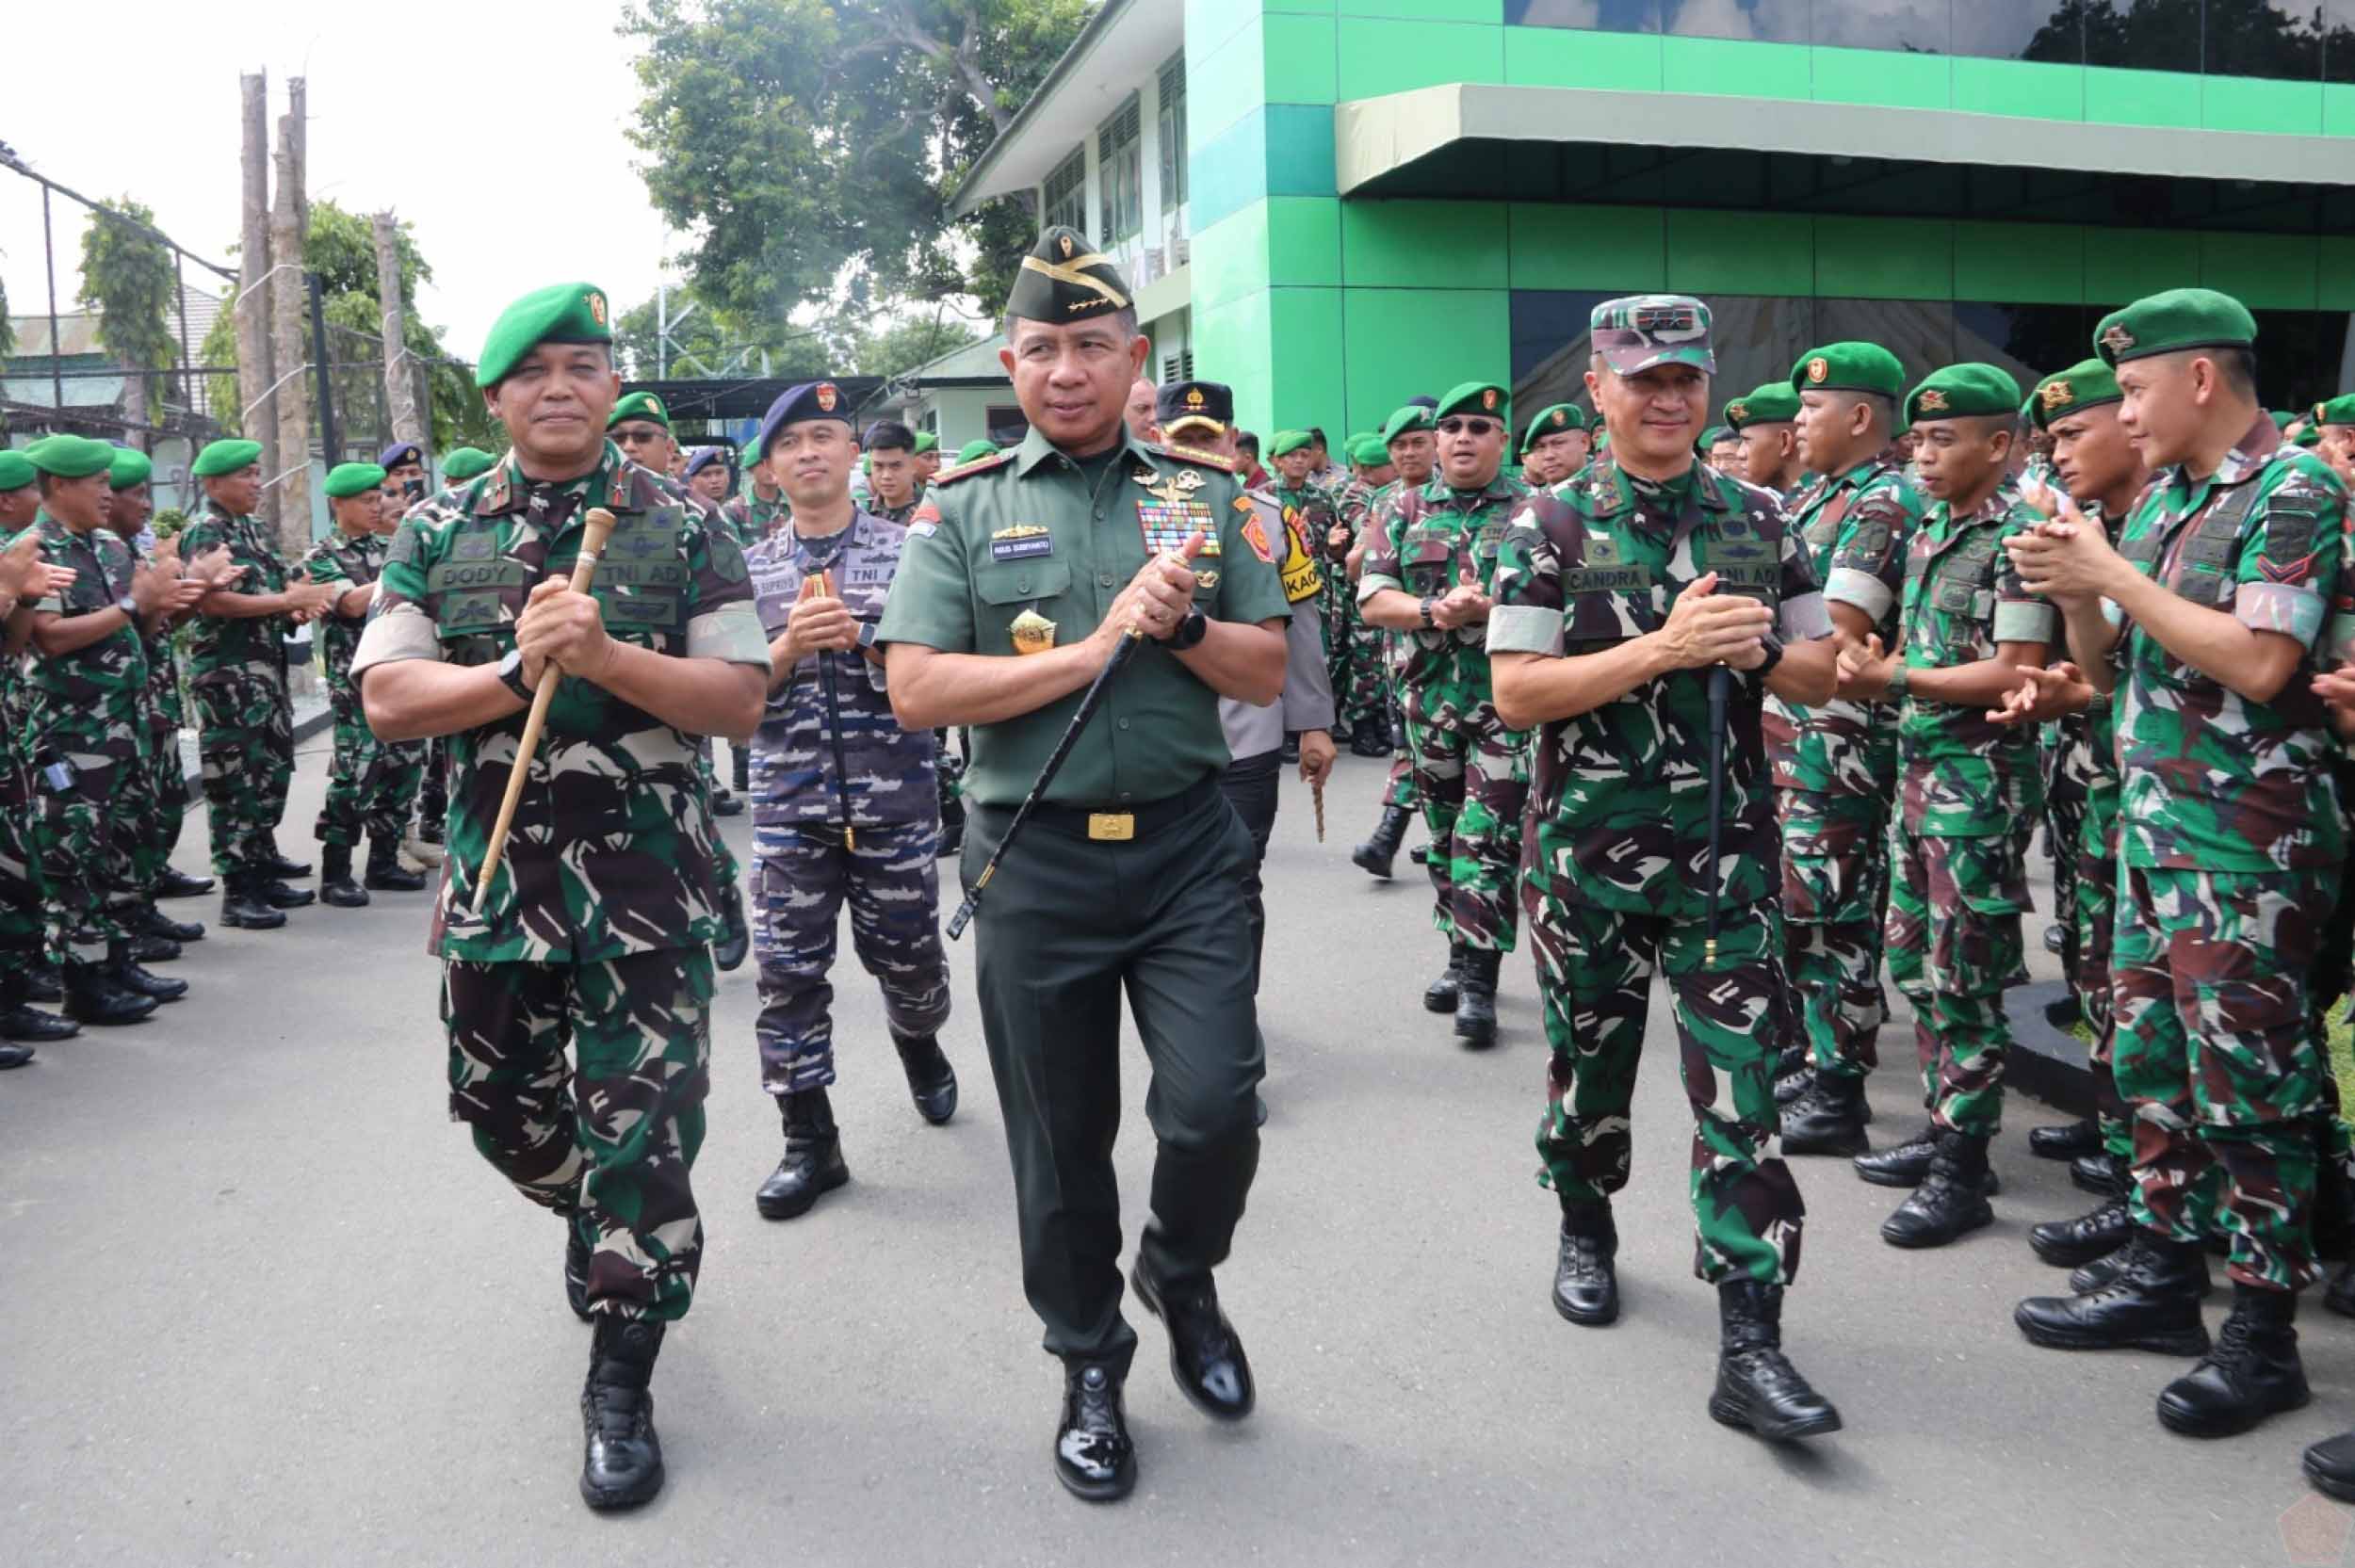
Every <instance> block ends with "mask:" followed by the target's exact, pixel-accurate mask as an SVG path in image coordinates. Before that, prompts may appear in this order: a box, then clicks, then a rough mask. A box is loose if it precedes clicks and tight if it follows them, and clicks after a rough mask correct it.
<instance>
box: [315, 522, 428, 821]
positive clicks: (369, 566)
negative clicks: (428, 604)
mask: <svg viewBox="0 0 2355 1568" xmlns="http://www.w3.org/2000/svg"><path fill="white" fill-rule="evenodd" d="M387 548H388V544H387V542H386V541H385V539H384V538H383V536H382V535H380V534H362V535H360V536H359V537H357V538H353V537H352V536H350V535H349V534H344V533H336V534H333V535H330V536H329V537H328V538H326V539H322V540H320V541H319V542H317V544H314V545H312V546H311V550H310V553H309V554H308V555H306V556H304V557H303V558H302V570H303V573H304V574H306V575H307V576H308V577H309V578H310V579H311V580H312V581H313V582H315V583H335V584H338V585H341V586H343V587H345V588H346V589H347V590H349V589H350V588H359V587H363V586H365V585H366V584H368V583H372V582H374V581H376V580H377V576H378V574H380V573H381V572H382V571H383V568H384V554H385V551H386V549H387ZM365 621H366V617H365V616H358V617H352V618H349V619H347V618H346V617H345V616H343V615H342V614H340V613H337V612H335V611H333V610H331V611H329V612H328V613H327V614H326V615H323V616H321V617H320V618H319V621H318V626H319V644H320V653H321V656H322V657H323V658H324V659H325V661H326V668H327V698H328V705H329V707H330V708H331V710H332V711H333V714H334V719H335V750H334V756H333V760H332V761H331V762H330V763H329V764H328V771H327V800H326V802H325V803H324V804H323V805H321V806H320V808H319V819H318V825H317V828H315V829H314V830H313V831H314V832H317V835H318V841H319V842H320V843H321V844H333V845H341V846H345V847H347V848H349V847H350V846H353V845H356V844H358V843H359V842H360V838H361V835H362V834H363V833H364V832H365V835H366V836H367V838H368V839H369V840H370V841H371V842H373V843H378V844H382V845H385V846H387V847H390V846H393V845H397V844H398V843H399V842H400V834H401V830H402V829H403V828H404V827H405V826H406V825H407V824H408V821H409V807H410V805H411V803H412V802H414V800H416V797H417V786H418V785H419V784H421V783H423V782H424V779H425V753H426V748H425V744H424V743H423V742H422V741H392V742H387V741H382V740H379V739H377V738H376V732H375V731H374V730H372V729H370V728H368V718H367V715H366V714H365V713H364V712H362V711H361V707H360V689H359V687H355V686H354V685H352V682H351V655H352V654H353V653H354V652H355V651H357V650H358V648H359V646H360V631H361V627H362V626H363V625H364V624H365Z"/></svg>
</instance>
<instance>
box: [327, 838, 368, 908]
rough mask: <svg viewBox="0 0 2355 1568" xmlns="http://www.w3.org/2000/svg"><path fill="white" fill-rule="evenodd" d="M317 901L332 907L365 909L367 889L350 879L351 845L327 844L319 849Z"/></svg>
mask: <svg viewBox="0 0 2355 1568" xmlns="http://www.w3.org/2000/svg"><path fill="white" fill-rule="evenodd" d="M319 862H320V871H319V901H320V902H321V903H324V904H326V905H328V906H329V907H331V908H333V909H365V908H367V907H368V894H367V889H365V888H364V887H362V886H361V885H360V884H359V883H358V882H355V881H352V880H351V846H350V845H349V844H328V845H323V846H321V848H320V849H319Z"/></svg>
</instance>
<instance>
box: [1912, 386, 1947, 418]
mask: <svg viewBox="0 0 2355 1568" xmlns="http://www.w3.org/2000/svg"><path fill="white" fill-rule="evenodd" d="M1913 406H1914V407H1915V408H1918V409H1920V410H1921V411H1922V412H1924V413H1944V412H1946V395H1945V394H1944V393H1942V392H1941V391H1939V390H1938V389H1937V388H1936V387H1932V388H1930V390H1929V391H1927V392H1925V393H1924V394H1922V396H1920V397H1918V398H1916V399H1915V400H1914V405H1913Z"/></svg>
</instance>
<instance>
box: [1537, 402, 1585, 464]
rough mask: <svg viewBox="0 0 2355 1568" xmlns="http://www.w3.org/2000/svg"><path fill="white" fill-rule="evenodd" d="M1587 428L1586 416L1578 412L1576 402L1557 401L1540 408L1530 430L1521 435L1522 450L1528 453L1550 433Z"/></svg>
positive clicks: (1559, 433)
mask: <svg viewBox="0 0 2355 1568" xmlns="http://www.w3.org/2000/svg"><path fill="white" fill-rule="evenodd" d="M1584 428H1586V416H1585V415H1584V414H1583V413H1581V412H1578V405H1577V404H1575V403H1556V404H1554V405H1553V407H1551V408H1550V409H1539V410H1538V411H1537V417H1535V419H1532V420H1531V421H1530V422H1529V430H1528V432H1527V433H1526V434H1524V435H1523V436H1522V437H1521V452H1522V454H1523V455H1524V456H1526V455H1527V454H1528V451H1529V449H1530V448H1531V447H1532V446H1535V445H1537V444H1538V443H1539V442H1541V441H1543V440H1545V439H1546V437H1548V436H1550V435H1567V433H1568V432H1570V431H1572V430H1583V429H1584Z"/></svg>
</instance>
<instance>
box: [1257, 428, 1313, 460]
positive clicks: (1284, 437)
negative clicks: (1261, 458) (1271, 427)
mask: <svg viewBox="0 0 2355 1568" xmlns="http://www.w3.org/2000/svg"><path fill="white" fill-rule="evenodd" d="M1311 439H1312V438H1311V437H1310V436H1309V434H1308V432H1307V431H1306V430H1278V431H1276V432H1275V437H1274V438H1273V439H1272V440H1270V441H1269V442H1268V444H1267V455H1268V456H1269V457H1270V458H1271V459H1274V458H1280V457H1282V456H1284V454H1286V453H1287V452H1297V451H1299V450H1300V449H1301V448H1302V447H1304V446H1306V445H1308V444H1309V442H1310V440H1311Z"/></svg>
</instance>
